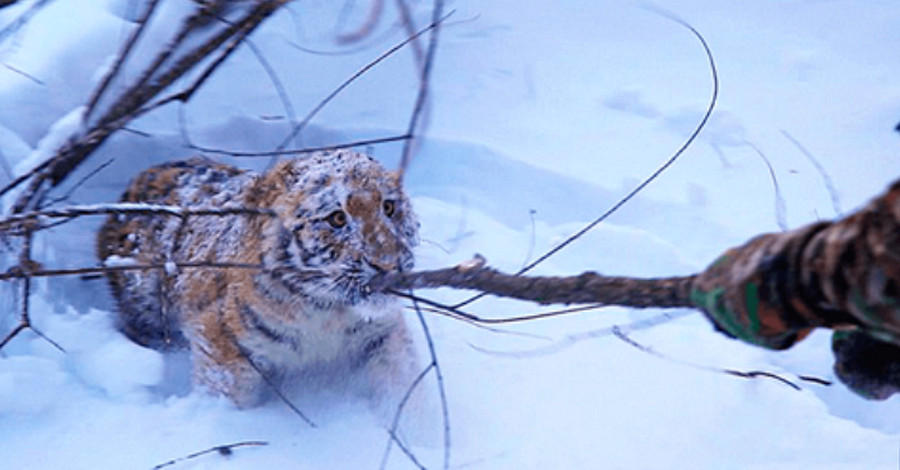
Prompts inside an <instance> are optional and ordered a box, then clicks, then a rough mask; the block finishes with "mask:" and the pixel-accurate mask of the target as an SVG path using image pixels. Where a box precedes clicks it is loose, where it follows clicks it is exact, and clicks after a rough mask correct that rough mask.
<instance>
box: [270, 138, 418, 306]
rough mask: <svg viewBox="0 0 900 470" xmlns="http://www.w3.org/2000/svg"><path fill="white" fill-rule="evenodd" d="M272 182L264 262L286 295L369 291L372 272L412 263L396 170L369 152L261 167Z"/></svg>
mask: <svg viewBox="0 0 900 470" xmlns="http://www.w3.org/2000/svg"><path fill="white" fill-rule="evenodd" d="M266 180H268V183H269V184H270V185H274V186H275V187H279V189H280V190H278V191H276V194H279V196H278V197H277V198H276V199H275V200H274V201H272V204H271V206H270V207H271V208H272V209H275V211H276V212H277V213H278V215H279V218H278V219H277V220H278V223H277V224H276V227H275V228H274V230H270V231H269V233H267V234H266V235H265V236H266V237H267V238H268V239H269V242H270V243H272V244H274V247H273V249H268V250H266V254H265V256H264V263H265V264H266V265H267V266H268V267H270V268H271V267H274V268H284V269H276V270H275V272H276V273H277V274H275V275H274V277H275V278H276V280H277V281H279V282H280V283H281V284H282V285H283V286H285V287H286V288H287V289H288V290H289V291H291V293H293V294H300V295H302V296H303V297H304V298H305V299H307V300H311V301H313V302H314V303H316V304H318V305H320V306H329V305H334V304H345V305H352V304H355V303H358V302H359V301H361V300H364V299H367V298H368V297H369V292H368V288H367V284H368V282H369V280H370V279H371V278H372V276H374V275H375V274H377V273H379V272H391V271H406V270H410V269H412V267H413V254H412V248H413V247H414V246H415V245H416V244H417V242H418V235H417V232H418V227H419V224H418V221H417V220H416V217H415V214H413V212H412V207H411V204H410V202H409V199H408V198H407V197H406V195H405V194H404V193H403V191H402V189H401V187H400V184H399V178H398V176H397V174H395V173H393V172H388V171H386V170H385V169H384V168H382V167H381V166H380V165H379V164H378V163H377V162H376V161H375V160H373V159H371V158H370V157H368V156H366V155H363V154H359V153H355V152H347V151H343V152H336V153H334V154H331V155H329V156H327V157H311V158H309V159H299V160H292V161H288V162H284V163H282V164H280V165H279V166H278V167H276V168H275V169H273V171H271V172H269V173H267V176H266Z"/></svg>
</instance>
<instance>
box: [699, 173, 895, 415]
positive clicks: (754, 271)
mask: <svg viewBox="0 0 900 470" xmlns="http://www.w3.org/2000/svg"><path fill="white" fill-rule="evenodd" d="M691 299H692V301H693V303H694V304H695V305H696V306H697V307H698V308H700V309H701V310H703V311H704V312H705V313H706V315H707V316H708V317H709V319H710V320H711V321H712V322H713V324H714V325H715V326H716V328H717V329H719V330H721V331H722V332H724V333H726V334H728V335H730V336H733V337H735V338H738V339H740V340H743V341H745V342H748V343H752V344H755V345H758V346H762V347H766V348H771V349H785V348H788V347H790V346H791V345H793V344H794V343H795V342H797V341H799V340H801V339H803V337H805V336H806V335H807V334H808V333H809V332H810V331H811V330H812V329H814V328H817V327H826V328H831V329H833V330H835V331H837V332H838V334H836V336H835V340H834V346H833V348H834V352H835V355H836V357H837V360H838V361H837V364H836V367H835V369H836V372H837V373H838V376H839V377H840V378H841V379H842V380H844V381H845V382H846V383H847V384H848V385H850V386H851V388H854V389H855V390H857V391H859V392H861V393H863V394H864V395H867V396H870V397H872V398H886V396H885V393H886V391H885V390H887V391H888V392H890V393H894V392H896V391H898V390H900V370H896V371H895V370H894V369H900V182H898V183H895V184H894V185H893V186H892V187H891V188H890V189H889V190H888V191H887V192H886V193H885V194H883V195H882V196H880V197H878V198H877V199H875V200H873V201H872V202H870V203H869V204H868V205H867V206H865V207H864V208H862V209H861V210H859V211H858V212H856V213H854V214H853V215H851V216H849V217H847V218H845V219H842V220H839V221H836V222H823V223H817V224H813V225H809V226H806V227H802V228H799V229H796V230H793V231H790V232H785V233H776V234H766V235H761V236H759V237H756V238H754V239H752V240H750V241H749V242H748V243H746V244H745V245H743V246H740V247H736V248H733V249H731V250H728V251H727V252H726V253H725V254H724V255H722V256H721V257H719V259H717V260H716V261H715V262H714V263H713V264H712V265H711V266H710V267H709V268H707V269H706V271H704V272H703V273H701V274H700V275H698V276H697V278H696V279H695V281H694V284H693V288H692V291H691ZM870 354H875V355H876V356H877V357H878V358H892V359H891V360H890V361H888V363H889V364H888V365H891V364H893V365H891V366H890V367H888V365H885V366H884V367H881V368H880V369H878V370H874V369H873V370H871V371H868V372H865V373H863V374H862V375H864V376H870V375H873V374H874V375H875V376H877V377H876V379H878V380H882V379H885V378H886V380H888V381H891V380H893V381H894V383H893V385H891V384H888V387H887V389H885V387H884V386H883V385H884V384H882V385H879V386H874V385H872V384H867V383H866V382H867V380H868V379H867V378H864V377H862V376H859V374H858V372H860V371H861V370H862V369H861V366H864V365H867V364H868V365H871V364H872V361H871V360H866V361H863V360H860V357H862V356H864V355H870ZM870 359H871V358H870ZM891 367H893V368H894V369H891ZM876 369H877V368H876ZM891 377H893V378H891ZM882 381H883V380H882ZM854 384H855V385H854ZM879 387H880V388H879ZM891 387H893V389H891ZM890 390H893V391H890ZM890 393H888V394H887V395H890Z"/></svg>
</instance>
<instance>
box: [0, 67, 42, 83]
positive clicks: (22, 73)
mask: <svg viewBox="0 0 900 470" xmlns="http://www.w3.org/2000/svg"><path fill="white" fill-rule="evenodd" d="M3 67H5V68H6V69H7V70H9V71H10V72H13V73H15V74H17V75H20V76H22V77H25V78H26V79H28V80H31V81H32V82H34V83H35V84H36V85H40V86H44V85H46V83H45V82H44V81H43V80H41V79H40V78H37V77H35V76H34V75H32V74H30V73H28V72H26V71H24V70H22V69H20V68H18V67H13V66H12V65H9V64H3Z"/></svg>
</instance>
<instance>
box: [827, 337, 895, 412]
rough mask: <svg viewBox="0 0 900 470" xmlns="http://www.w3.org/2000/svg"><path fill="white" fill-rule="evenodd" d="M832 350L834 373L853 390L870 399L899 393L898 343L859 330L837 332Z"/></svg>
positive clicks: (878, 398) (833, 338) (832, 341)
mask: <svg viewBox="0 0 900 470" xmlns="http://www.w3.org/2000/svg"><path fill="white" fill-rule="evenodd" d="M831 350H832V351H834V359H835V361H834V372H835V374H837V376H838V378H839V379H840V380H841V382H843V383H844V384H845V385H846V386H847V387H849V388H850V389H851V390H853V391H854V392H856V393H858V394H860V395H862V396H863V397H866V398H869V399H872V400H885V399H887V398H889V397H890V396H891V395H893V394H895V393H898V392H900V346H896V345H894V344H892V343H887V342H884V341H879V340H877V339H875V338H873V337H872V336H870V335H868V334H866V333H865V332H862V331H852V332H843V331H837V332H835V333H834V335H833V336H832V338H831Z"/></svg>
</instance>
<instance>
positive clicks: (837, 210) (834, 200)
mask: <svg viewBox="0 0 900 470" xmlns="http://www.w3.org/2000/svg"><path fill="white" fill-rule="evenodd" d="M781 134H782V135H784V136H785V137H786V138H787V139H788V140H790V141H791V143H792V144H794V146H795V147H797V150H800V153H802V154H803V155H804V156H805V157H806V159H807V160H809V161H810V163H812V164H813V166H814V167H815V168H816V171H818V172H819V175H820V176H821V177H822V181H823V182H824V183H825V189H826V190H827V191H828V195H829V196H831V207H833V208H834V215H835V216H837V217H840V216H841V215H843V213H844V212H843V211H842V210H841V198H840V196H838V192H837V188H835V187H834V181H832V179H831V175H829V174H828V170H826V169H825V167H824V166H822V164H821V163H819V160H818V159H817V158H816V157H815V156H813V154H812V152H810V151H809V150H807V149H806V147H805V146H804V145H803V144H801V143H800V141H799V140H797V139H796V138H794V136H793V135H791V134H790V133H789V132H788V131H786V130H784V129H782V130H781Z"/></svg>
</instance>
